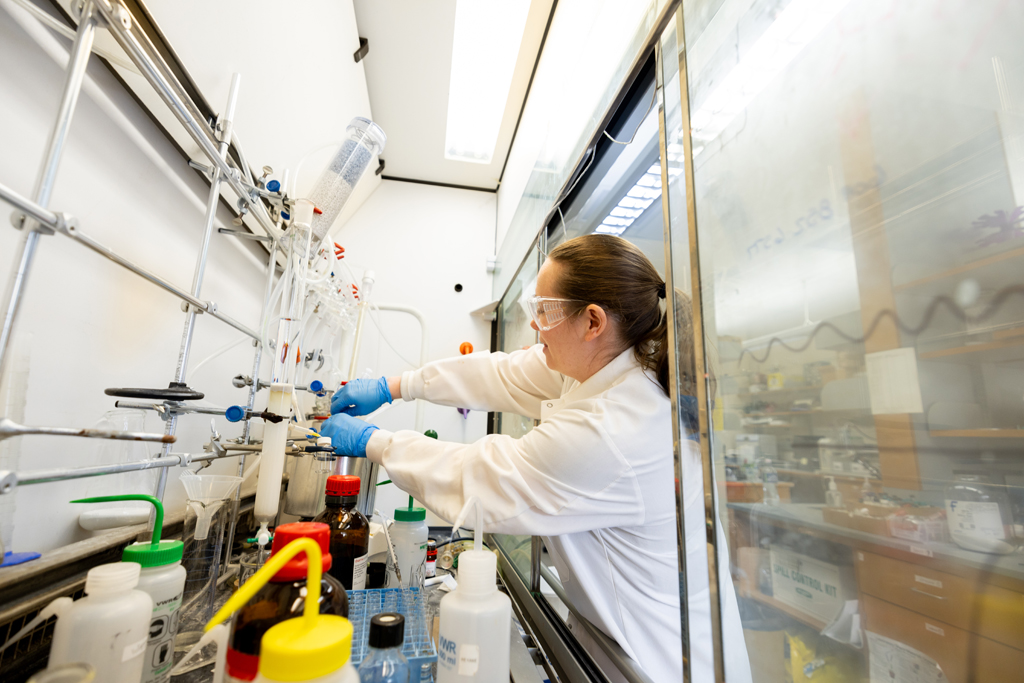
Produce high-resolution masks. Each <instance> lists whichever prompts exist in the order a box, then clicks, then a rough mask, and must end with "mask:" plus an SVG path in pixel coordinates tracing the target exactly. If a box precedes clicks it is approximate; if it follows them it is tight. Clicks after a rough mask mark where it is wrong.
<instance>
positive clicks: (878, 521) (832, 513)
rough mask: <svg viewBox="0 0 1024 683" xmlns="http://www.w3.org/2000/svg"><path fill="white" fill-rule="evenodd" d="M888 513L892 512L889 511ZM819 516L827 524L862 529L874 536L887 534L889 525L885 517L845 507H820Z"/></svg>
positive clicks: (856, 529)
mask: <svg viewBox="0 0 1024 683" xmlns="http://www.w3.org/2000/svg"><path fill="white" fill-rule="evenodd" d="M889 514H892V513H891V512H890V513H889ZM821 516H822V518H823V519H824V520H825V522H826V523H827V524H835V525H837V526H844V527H846V528H847V529H853V530H855V531H862V532H864V533H865V534H874V535H876V536H888V535H889V525H888V523H887V521H886V519H887V518H886V517H874V516H872V515H858V514H855V513H853V512H850V511H849V510H847V509H846V508H828V507H826V508H822V509H821Z"/></svg>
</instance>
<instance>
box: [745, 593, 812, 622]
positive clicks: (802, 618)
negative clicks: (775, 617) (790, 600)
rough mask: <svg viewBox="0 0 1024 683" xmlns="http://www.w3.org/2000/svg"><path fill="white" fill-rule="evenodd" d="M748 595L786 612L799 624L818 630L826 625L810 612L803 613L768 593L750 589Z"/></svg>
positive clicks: (763, 603)
mask: <svg viewBox="0 0 1024 683" xmlns="http://www.w3.org/2000/svg"><path fill="white" fill-rule="evenodd" d="M749 597H750V598H751V599H753V600H756V601H757V602H759V603H761V604H762V605H767V606H768V607H771V608H773V609H777V610H778V611H780V612H782V613H784V614H788V615H789V616H791V617H793V618H794V619H796V620H797V621H799V622H800V623H801V624H806V625H808V626H810V627H811V628H813V629H816V630H818V631H821V630H822V629H824V628H825V626H827V625H828V624H826V623H825V622H824V621H821V620H820V619H818V618H817V617H813V616H811V615H810V614H805V613H803V612H801V611H800V610H798V609H796V608H795V607H790V606H789V605H787V604H786V603H784V602H781V601H779V600H776V599H775V598H773V597H771V596H769V595H765V594H764V593H761V592H759V591H751V592H750V595H749Z"/></svg>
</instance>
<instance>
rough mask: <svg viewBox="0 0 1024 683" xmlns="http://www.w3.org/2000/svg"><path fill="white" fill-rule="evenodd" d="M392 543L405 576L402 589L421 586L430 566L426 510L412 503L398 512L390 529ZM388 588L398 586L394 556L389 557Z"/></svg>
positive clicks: (403, 576) (402, 573) (400, 568)
mask: <svg viewBox="0 0 1024 683" xmlns="http://www.w3.org/2000/svg"><path fill="white" fill-rule="evenodd" d="M389 534H390V536H391V543H392V544H393V545H394V546H395V557H396V558H397V559H398V568H399V570H400V571H401V575H402V588H409V587H410V586H422V585H423V579H424V577H425V576H426V565H427V536H429V535H430V529H429V528H428V527H427V511H426V510H424V509H423V508H414V507H413V506H412V503H411V498H410V504H409V507H407V508H398V509H397V510H395V523H394V524H392V525H391V528H390V529H389ZM388 574H389V576H388V585H389V586H392V587H396V586H398V581H397V578H396V577H395V572H394V567H393V566H392V564H391V557H390V556H389V557H388Z"/></svg>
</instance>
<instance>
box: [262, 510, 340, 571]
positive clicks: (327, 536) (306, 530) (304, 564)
mask: <svg viewBox="0 0 1024 683" xmlns="http://www.w3.org/2000/svg"><path fill="white" fill-rule="evenodd" d="M297 538H311V539H313V540H314V541H316V543H317V545H319V546H320V552H321V553H322V554H323V571H324V573H327V570H328V569H330V568H331V552H330V548H331V527H329V526H327V525H326V524H323V523H321V522H292V523H291V524H282V525H280V526H278V527H277V528H276V529H274V544H273V545H272V546H271V547H270V555H271V557H273V556H274V555H276V554H277V553H278V551H279V550H281V549H282V548H284V547H285V546H286V545H288V544H289V543H291V542H292V541H294V540H295V539H297ZM308 567H309V562H308V560H307V559H306V553H300V554H298V555H296V556H295V557H293V558H292V559H290V560H288V564H286V565H285V566H283V567H281V569H280V570H278V572H277V573H276V574H274V578H273V579H271V580H272V581H273V582H275V583H283V582H284V581H298V580H299V579H304V578H306V570H307V569H308Z"/></svg>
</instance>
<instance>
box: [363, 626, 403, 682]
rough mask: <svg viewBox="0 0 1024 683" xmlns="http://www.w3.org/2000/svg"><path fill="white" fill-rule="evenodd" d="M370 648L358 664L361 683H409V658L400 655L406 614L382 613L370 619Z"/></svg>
mask: <svg viewBox="0 0 1024 683" xmlns="http://www.w3.org/2000/svg"><path fill="white" fill-rule="evenodd" d="M368 640H369V645H370V651H369V653H368V654H367V655H366V658H365V659H363V661H362V663H361V664H360V665H359V680H360V683H409V678H410V675H411V672H410V668H409V660H407V659H406V658H405V655H403V654H402V644H403V643H404V642H405V617H403V616H402V615H401V614H398V613H396V612H384V613H382V614H377V615H374V617H373V618H372V619H370V637H369V639H368Z"/></svg>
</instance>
